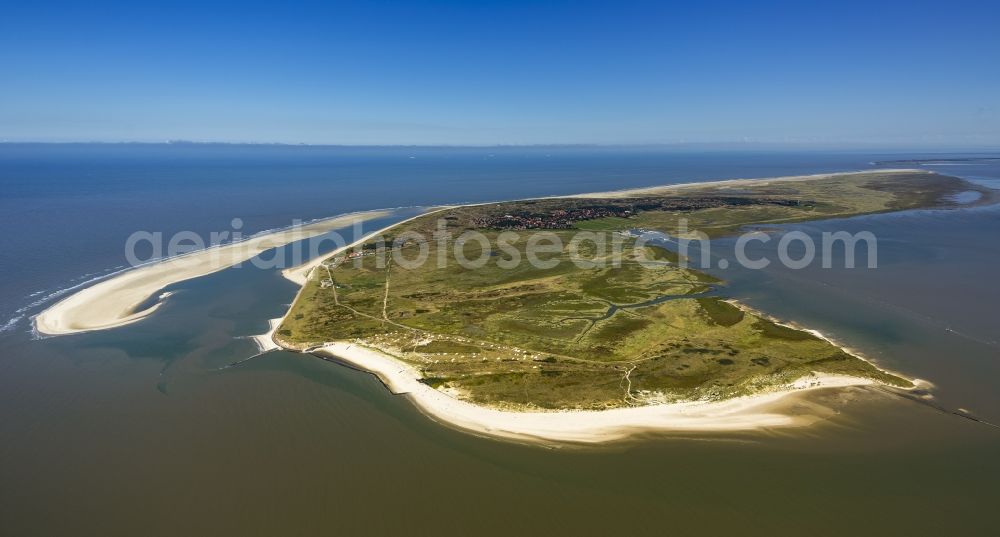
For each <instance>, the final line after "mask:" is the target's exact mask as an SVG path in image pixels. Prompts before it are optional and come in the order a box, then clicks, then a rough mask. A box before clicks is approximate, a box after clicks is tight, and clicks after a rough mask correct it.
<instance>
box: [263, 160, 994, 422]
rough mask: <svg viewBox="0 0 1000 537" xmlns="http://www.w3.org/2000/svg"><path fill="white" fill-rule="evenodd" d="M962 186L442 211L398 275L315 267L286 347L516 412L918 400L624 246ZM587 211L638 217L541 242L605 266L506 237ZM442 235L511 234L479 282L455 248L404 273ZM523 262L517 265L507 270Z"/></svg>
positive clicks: (372, 265)
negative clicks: (336, 351) (833, 377)
mask: <svg viewBox="0 0 1000 537" xmlns="http://www.w3.org/2000/svg"><path fill="white" fill-rule="evenodd" d="M970 189H976V187H974V186H972V185H970V184H968V183H966V182H964V181H961V180H959V179H955V178H951V177H944V176H939V175H933V174H924V173H891V174H874V173H873V174H855V175H845V176H837V177H833V178H829V179H824V180H817V181H802V180H800V181H772V182H761V183H752V184H741V185H739V186H738V187H736V186H711V187H698V188H687V189H669V188H665V189H662V190H661V191H658V192H653V193H650V192H645V193H642V194H641V195H638V196H635V197H619V198H607V199H593V198H564V199H545V200H530V201H520V202H508V203H497V204H488V205H480V206H468V207H459V208H454V209H448V210H446V211H444V212H441V213H437V214H431V215H427V216H425V217H422V218H419V219H416V220H413V221H410V222H408V223H407V224H405V225H402V226H399V227H397V228H394V229H393V230H392V234H393V235H394V236H396V237H403V236H404V235H403V234H404V233H405V232H416V233H420V234H422V235H423V236H425V237H427V238H428V239H427V241H428V242H426V243H424V242H422V241H421V240H419V239H414V240H408V241H406V242H404V243H403V244H402V245H401V246H400V245H397V247H396V250H397V251H395V252H394V253H395V255H397V256H401V257H397V258H396V261H395V262H393V261H392V259H391V257H392V256H389V258H390V259H389V260H388V261H386V262H383V263H380V258H379V256H377V255H368V256H364V257H361V258H359V259H356V260H348V259H345V258H343V257H342V256H341V257H339V258H337V259H335V260H333V263H332V265H333V266H332V267H320V268H318V269H317V270H315V271H314V272H313V274H312V277H311V278H310V279H309V281H308V282H307V283H306V285H305V286H304V288H303V289H302V291H301V293H300V294H299V296H298V298H297V299H296V301H295V304H294V305H293V307H292V311H291V312H290V315H288V317H287V318H286V320H285V322H284V323H283V325H282V326H281V327H280V329H279V330H278V332H277V333H278V339H279V341H280V342H281V343H282V344H283V345H286V346H288V347H294V348H300V349H301V348H308V347H311V346H314V345H318V344H321V343H323V342H329V341H345V340H349V341H354V342H356V343H358V344H362V345H366V346H369V347H372V348H376V349H379V350H381V351H383V352H385V353H386V354H389V355H392V356H394V357H396V358H397V359H399V360H401V361H404V362H406V363H408V364H410V365H412V366H414V367H415V368H416V369H417V370H419V371H420V372H421V373H422V375H423V381H424V382H425V383H426V384H428V385H429V386H432V387H435V388H440V389H447V390H449V392H450V393H453V394H456V395H458V396H461V397H463V398H466V399H468V400H471V401H474V402H478V403H484V404H490V405H494V406H500V407H510V408H553V409H555V408H584V409H604V408H613V407H620V406H628V405H641V404H652V403H658V402H669V401H676V400H685V399H721V398H727V397H734V396H740V395H746V394H751V393H756V392H759V391H762V390H766V389H769V388H773V387H776V386H781V385H785V384H787V383H790V382H792V381H794V380H796V379H798V378H800V377H802V376H804V375H808V374H809V373H811V372H821V373H836V374H845V375H853V376H858V377H865V378H872V379H876V380H879V381H882V382H886V383H889V384H895V385H900V386H908V385H909V382H908V381H906V380H904V379H902V378H899V377H897V376H894V375H892V374H890V373H886V372H884V371H881V370H879V369H877V368H876V367H874V366H873V365H871V364H869V363H868V362H865V361H863V360H861V359H859V358H856V357H854V356H851V355H849V354H847V353H845V352H844V351H842V350H841V349H839V348H837V347H836V346H834V345H832V344H830V343H828V342H827V341H825V340H823V339H821V338H818V337H816V336H814V335H813V334H811V333H809V332H806V331H802V330H798V329H795V328H790V327H787V326H784V325H779V324H776V323H774V322H772V321H771V320H768V319H766V318H763V317H761V316H759V315H756V314H753V313H750V312H745V311H743V310H741V309H740V308H737V307H736V306H734V305H733V304H730V303H728V302H726V301H724V300H723V299H722V297H721V289H720V287H719V283H720V282H719V281H718V280H717V279H716V278H713V277H711V276H709V275H707V274H704V273H701V272H698V271H695V270H690V269H687V268H682V267H681V266H678V261H679V258H678V256H677V255H676V254H675V253H674V252H671V251H669V250H666V249H663V248H658V247H649V246H647V247H645V248H632V247H631V246H633V245H634V241H635V239H634V238H631V237H627V236H626V235H624V234H623V233H621V232H623V231H627V230H629V229H634V228H645V229H660V230H664V231H668V232H676V226H677V224H678V221H679V219H680V218H685V219H687V221H688V229H691V230H700V231H703V232H706V233H708V234H709V235H711V236H721V235H725V234H729V233H732V232H734V231H736V230H739V229H740V228H742V227H743V226H746V225H749V224H755V225H756V224H769V223H779V222H796V221H803V220H810V219H819V218H832V217H843V216H850V215H858V214H870V213H875V212H882V211H890V210H898V209H903V208H913V207H927V206H943V205H947V202H945V201H942V200H943V199H944V198H945V197H946V196H947V195H949V194H952V193H954V192H956V191H962V190H970ZM748 200H749V201H748ZM593 207H599V210H600V211H603V212H602V213H600V214H627V215H629V216H628V217H622V216H610V217H599V218H593V219H582V220H575V221H573V222H571V223H570V224H569V225H567V226H566V227H565V228H562V229H548V230H546V231H545V232H544V233H547V234H549V235H548V236H549V238H558V239H559V240H561V241H562V244H563V245H567V244H570V243H571V241H572V240H573V239H574V237H576V236H577V233H578V232H579V231H580V230H588V231H595V230H599V231H608V232H613V233H611V234H610V238H609V239H608V241H607V243H608V244H606V245H605V246H607V247H606V248H602V247H598V246H597V245H596V244H589V243H582V244H580V245H578V246H579V248H578V251H579V252H580V254H581V256H583V257H584V258H585V259H587V260H589V261H591V262H593V264H596V266H580V265H577V264H574V262H573V260H572V258H571V255H570V252H569V248H563V249H562V250H561V251H558V252H550V253H546V254H542V255H539V256H538V257H539V258H541V259H542V260H543V261H552V262H558V263H557V264H556V265H555V266H554V267H552V268H539V267H536V266H533V265H532V264H531V263H528V262H526V261H525V259H527V256H528V252H527V242H528V239H529V235H531V234H534V233H537V230H523V229H518V230H511V229H502V228H501V226H502V225H504V222H506V221H509V220H512V219H514V217H512V216H510V215H517V216H516V219H517V222H519V223H520V222H536V221H537V222H541V223H540V224H538V225H540V226H549V225H552V224H551V222H550V220H547V218H549V216H548V215H550V214H553V215H559V214H562V215H564V214H566V212H567V210H568V209H567V208H572V209H573V210H575V211H576V212H574V213H571V214H573V215H587V214H591V213H589V212H587V211H592V208H593ZM644 207H648V208H651V209H649V210H645V209H644ZM665 207H666V209H665ZM557 211H561V212H558V213H557ZM505 219H506V220H505ZM487 224H489V225H487ZM439 225H443V226H444V227H443V229H444V230H446V231H447V232H448V233H450V234H451V236H452V237H456V236H458V235H460V234H461V233H463V232H465V231H468V230H476V231H478V232H480V233H482V234H484V235H485V236H486V237H487V238H488V239H489V242H490V244H492V245H496V244H498V242H497V241H498V238H499V237H500V235H501V234H504V235H505V237H506V238H507V241H506V243H507V244H508V245H510V246H509V248H508V249H502V250H499V251H494V252H493V253H492V254H491V255H484V256H483V262H484V264H483V265H482V266H481V267H478V268H465V267H462V266H461V265H460V264H459V263H457V262H456V260H455V257H454V255H453V253H452V252H451V251H450V250H449V251H448V254H447V256H445V257H444V258H443V259H444V261H445V262H444V263H443V264H440V265H439V264H438V262H437V261H438V260H437V259H436V253H434V249H433V248H432V249H431V252H432V254H431V256H430V259H429V260H428V261H427V262H426V263H423V264H420V265H419V266H416V267H409V263H406V262H404V261H405V260H413V259H415V258H417V257H418V256H419V255H420V250H421V248H423V247H427V246H430V245H431V244H432V243H433V242H434V241H433V240H432V239H430V237H432V233H434V232H435V231H436V230H439V229H441V228H439V227H438V226H439ZM512 237H514V239H513V240H512ZM615 242H617V244H618V245H619V246H620V248H619V249H618V250H616V249H615V248H614V247H612V243H615ZM365 248H367V249H368V250H369V251H370V250H371V249H374V248H375V242H374V241H372V242H370V243H369V244H366V245H365ZM481 248H482V246H481V245H480V243H478V242H477V241H468V242H466V243H465V244H464V245H463V246H461V250H462V252H464V255H465V258H466V259H471V260H475V259H479V258H480V254H481V253H482V252H481ZM617 251H620V252H621V254H620V256H618V255H617V254H616V252H617ZM518 256H519V258H520V260H521V262H520V263H518V264H516V266H514V267H510V266H508V265H506V263H508V262H510V261H511V260H512V259H514V258H516V257H518ZM401 260H402V261H401ZM408 267H409V268H408ZM330 282H333V285H331V283H330Z"/></svg>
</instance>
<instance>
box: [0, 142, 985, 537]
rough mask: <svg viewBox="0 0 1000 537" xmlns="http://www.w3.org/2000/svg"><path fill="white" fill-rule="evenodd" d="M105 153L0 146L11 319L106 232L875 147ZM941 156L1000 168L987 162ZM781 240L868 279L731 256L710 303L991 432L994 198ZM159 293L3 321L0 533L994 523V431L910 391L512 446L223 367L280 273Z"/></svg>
mask: <svg viewBox="0 0 1000 537" xmlns="http://www.w3.org/2000/svg"><path fill="white" fill-rule="evenodd" d="M125 149H127V148H110V149H109V148H104V147H101V148H98V149H93V148H91V149H89V150H88V149H87V148H85V147H82V148H81V147H77V146H73V147H61V148H59V147H56V148H38V147H32V148H28V149H23V148H21V149H17V148H11V147H9V146H0V155H2V158H0V179H2V185H3V189H4V190H3V192H4V196H3V197H2V199H0V206H2V208H3V209H5V210H4V211H3V212H2V213H0V214H3V215H4V217H3V218H4V219H5V221H4V223H5V225H6V226H7V228H8V229H9V230H13V231H14V232H15V233H13V234H11V235H12V236H11V237H10V238H9V239H5V240H6V241H7V242H5V243H4V244H3V248H2V251H3V253H2V258H0V259H2V262H3V268H4V276H5V278H4V281H3V282H2V285H3V293H2V294H0V296H2V297H3V299H2V300H3V302H2V304H0V308H2V311H3V312H4V314H5V315H6V317H5V318H4V319H13V318H15V316H16V315H15V314H16V313H17V311H18V310H19V309H22V308H26V309H25V310H24V315H30V314H31V313H32V312H33V311H37V308H40V307H44V304H40V305H38V306H35V307H34V308H32V307H28V305H29V304H31V303H32V302H36V301H39V300H40V299H41V298H43V297H44V296H46V295H47V294H50V293H51V292H53V291H58V290H59V289H61V288H64V287H67V286H69V285H71V284H72V280H73V279H75V278H80V277H82V276H83V275H85V274H87V273H89V272H101V271H105V270H109V269H113V268H114V267H116V266H118V265H119V264H120V255H121V252H120V250H121V244H122V240H121V238H122V237H123V234H124V235H127V233H126V232H131V231H134V230H136V229H163V230H171V229H185V228H189V229H194V230H196V231H199V232H207V231H209V230H214V229H225V228H226V226H227V225H228V222H229V220H230V219H231V218H233V217H237V216H238V217H240V218H243V219H244V220H245V221H246V222H247V229H248V230H251V231H252V230H259V229H266V228H270V227H276V226H280V225H287V224H288V223H290V220H291V218H295V217H299V218H314V217H319V216H327V215H331V214H337V213H342V212H346V211H350V210H361V209H372V208H377V207H383V206H402V205H422V204H432V203H437V202H444V201H461V200H483V199H503V198H514V197H525V196H531V195H542V194H555V193H570V192H579V191H588V190H607V189H610V188H624V187H628V186H643V185H650V184H657V183H665V182H672V181H673V182H679V181H687V180H697V179H710V178H725V177H740V176H746V175H759V176H767V175H780V174H783V173H807V172H812V171H817V172H818V171H832V170H833V169H856V168H859V167H865V165H866V163H867V162H869V161H873V160H883V159H882V158H880V156H879V155H861V154H805V153H796V154H759V153H754V154H742V155H741V154H723V155H718V154H709V155H705V154H680V155H678V154H670V153H650V152H649V151H642V152H639V153H636V152H632V153H629V152H627V151H626V152H619V153H605V154H599V153H600V152H598V154H594V153H587V152H578V151H582V150H577V149H574V150H572V151H569V150H567V152H566V153H563V154H560V153H559V152H558V151H556V152H555V153H556V154H557V157H556V158H557V160H558V163H557V164H551V163H549V161H548V160H546V159H552V158H553V157H552V156H549V157H545V156H543V154H538V153H535V152H533V151H529V152H526V153H524V154H519V153H516V152H513V151H512V152H511V153H509V154H506V155H504V156H502V157H501V158H503V159H506V160H505V161H504V162H503V163H501V164H500V165H498V164H496V163H495V162H491V161H490V160H489V159H490V158H493V159H496V158H498V157H496V156H493V157H490V156H489V153H488V152H487V150H483V151H480V152H479V153H474V152H468V151H471V150H462V151H457V152H453V153H449V152H447V151H445V150H436V151H439V152H438V153H432V152H430V150H427V151H428V153H427V154H424V155H423V156H422V158H423V159H424V160H429V161H430V162H425V163H421V164H420V165H417V166H414V163H412V162H410V161H418V162H419V161H420V160H421V158H420V157H421V154H419V153H418V154H417V155H409V154H407V151H404V150H384V152H382V153H379V152H377V151H374V150H368V151H359V152H358V153H356V154H355V153H349V154H346V155H345V154H337V153H336V151H334V152H333V153H322V152H318V153H307V154H303V153H295V152H294V151H293V150H292V149H293V148H286V149H282V150H281V151H278V152H277V153H275V154H270V155H267V154H260V153H255V152H252V151H250V150H249V149H248V148H237V150H234V152H228V153H227V151H226V150H225V148H216V149H215V153H212V152H210V151H207V149H205V148H182V149H183V151H181V152H179V153H178V152H175V153H171V152H170V150H169V149H170V148H166V147H139V148H132V151H133V152H129V151H126V150H125ZM308 150H309V151H313V149H311V148H310V149H308ZM46 151H49V152H48V153H47V152H46ZM116 151H117V152H116ZM340 151H343V150H340ZM186 152H187V153H186ZM409 156H417V157H418V158H416V159H410V158H409ZM917 156H919V155H917ZM912 157H914V156H912V155H911V156H908V157H907V158H912ZM769 163H770V164H769ZM769 166H770V167H769ZM810 166H811V167H810ZM407 167H409V168H407ZM956 168H961V171H960V170H958V169H956ZM747 170H749V171H747ZM940 170H941V171H944V172H946V173H952V174H960V175H963V176H966V177H970V178H975V179H976V180H980V181H983V182H986V183H987V184H992V185H996V184H997V183H998V182H1000V168H998V167H997V166H996V165H995V164H980V165H975V166H961V167H959V166H948V167H941V168H940ZM164 181H165V183H164ZM276 185H278V188H276ZM276 192H277V193H276ZM95 209H96V212H95ZM95 214H96V215H98V216H95ZM409 214H413V210H402V211H399V212H398V213H397V214H395V215H394V216H393V217H390V218H387V219H384V220H382V221H380V222H376V223H373V226H372V229H374V228H375V227H380V226H381V224H385V223H388V222H391V221H393V219H400V218H404V217H406V216H408V215H409ZM794 229H801V230H804V231H806V232H808V233H810V234H818V233H822V232H823V231H827V230H839V229H846V230H849V231H855V230H871V231H873V232H875V233H876V235H877V236H878V237H879V268H878V269H874V270H867V269H865V270H844V269H839V270H819V269H805V270H801V271H788V270H784V269H779V268H777V267H775V268H773V269H769V270H766V271H761V272H753V271H739V270H737V269H731V270H726V271H719V272H718V273H719V275H720V276H722V277H724V278H725V279H727V280H728V281H729V285H728V286H727V287H726V288H724V289H723V292H725V293H728V294H729V295H730V296H734V297H737V298H740V299H743V300H745V301H747V302H748V303H749V304H751V305H752V306H754V307H757V308H760V309H762V310H765V311H767V312H769V313H772V314H774V315H776V316H779V317H783V318H788V319H794V320H796V321H798V322H800V323H802V324H805V325H806V326H809V327H812V328H817V329H819V330H821V331H823V332H824V333H826V334H829V335H831V336H833V337H835V338H836V339H838V340H839V341H841V342H843V343H845V344H847V345H850V346H851V347H854V348H857V349H859V350H860V351H862V352H864V353H865V354H866V355H869V356H871V357H873V358H874V359H876V360H878V361H879V363H881V364H883V365H886V366H888V367H892V368H894V369H898V370H900V371H902V372H905V373H908V374H912V375H915V376H919V377H922V378H927V379H929V380H931V381H932V382H934V384H935V389H934V393H935V394H936V398H937V402H939V403H940V406H942V407H945V408H949V409H950V408H959V407H961V408H966V409H968V410H969V411H970V412H972V413H974V414H975V415H976V416H978V417H980V418H982V419H984V420H987V421H993V422H1000V396H998V395H997V390H996V389H995V385H996V382H995V381H996V379H997V378H998V374H1000V360H998V358H1000V348H998V347H997V341H998V339H1000V330H998V326H997V323H996V315H995V313H994V308H995V305H996V304H997V303H998V300H997V299H998V298H1000V287H998V286H997V285H995V282H993V281H992V280H991V276H993V275H994V274H995V267H996V266H998V262H1000V249H998V248H997V247H996V244H997V242H996V239H997V236H998V233H1000V211H998V209H997V208H995V207H986V208H978V209H963V210H957V211H917V212H907V213H902V214H892V215H879V216H872V217H864V218H857V219H852V220H850V221H847V222H844V221H839V222H817V223H810V224H806V225H802V226H796V227H795V228H794ZM723 246H724V245H720V247H723ZM54 252H58V254H57V255H54ZM32 263H34V265H32ZM38 263H42V264H41V265H38ZM173 290H174V291H176V294H175V295H174V296H172V297H171V299H170V300H169V301H168V302H167V304H166V305H165V306H164V307H163V308H161V310H160V311H158V312H157V313H156V314H155V315H153V316H152V317H150V318H149V319H147V320H145V321H143V322H140V323H137V324H134V325H131V326H128V327H124V328H121V329H118V330H113V331H108V332H101V333H91V334H83V335H79V336H71V337H60V338H49V339H44V340H35V339H32V337H31V334H30V333H29V332H28V331H27V324H26V321H25V320H16V321H15V322H13V324H11V325H10V327H9V328H8V329H6V330H5V331H3V332H0V348H2V351H0V534H3V535H65V534H74V535H135V534H146V535H167V534H187V535H219V534H236V533H238V534H243V535H275V534H282V535H328V534H344V535H355V534H373V535H383V534H387V533H389V532H403V531H412V532H413V533H415V534H436V535H451V534H455V535H467V534H470V533H474V534H484V535H492V534H498V535H499V534H504V535H507V534H516V533H530V534H535V533H541V532H546V533H548V534H550V535H594V534H606V533H610V532H628V533H631V534H638V535H645V534H649V535H663V534H677V535H689V534H698V535H704V534H719V533H722V532H727V533H728V532H731V533H737V532H738V533H740V534H746V535H801V534H803V533H806V532H808V533H811V534H815V535H843V534H845V533H850V534H883V535H884V534H890V535H895V534H902V533H910V534H918V535H919V534H927V533H932V532H938V533H944V532H948V533H949V534H960V535H989V534H991V533H992V532H993V530H994V528H995V522H994V517H993V516H992V512H991V507H992V506H993V505H994V504H995V503H996V502H997V500H998V495H997V492H996V486H995V484H996V481H997V478H998V477H1000V462H998V461H997V459H996V454H997V453H998V449H1000V430H997V429H994V428H991V427H989V426H985V425H983V424H980V423H975V422H971V421H969V420H964V419H961V418H958V417H956V416H954V415H950V414H947V413H945V412H941V411H940V410H938V409H935V408H932V407H930V406H928V405H921V404H916V403H913V402H910V401H906V400H902V399H899V398H894V397H890V396H887V395H884V394H880V393H871V392H867V391H851V392H846V393H838V394H830V393H828V394H821V395H819V396H818V399H817V400H818V401H820V402H824V403H827V404H835V405H836V408H838V409H839V411H840V412H839V414H837V415H836V416H833V417H832V418H831V419H830V420H828V421H827V422H825V423H823V424H821V425H819V426H817V427H814V428H810V429H808V430H796V431H781V432H769V433H754V434H722V435H709V436H700V437H698V438H691V437H682V436H676V435H672V436H662V435H661V436H657V435H652V436H650V437H648V438H641V439H636V440H634V441H631V442H627V443H624V444H618V445H614V446H610V447H605V448H600V449H584V450H578V449H563V450H549V449H542V448H537V447H528V446H519V445H514V444H508V443H501V442H496V441H492V440H487V439H482V438H477V437H474V436H470V435H467V434H463V433H459V432H456V431H452V430H450V429H448V428H446V427H442V426H440V425H438V424H436V423H434V422H432V421H430V420H428V419H427V418H425V417H424V416H422V415H420V414H419V413H418V412H416V411H415V410H414V409H413V408H412V407H411V406H410V405H409V403H408V402H407V401H406V400H405V399H402V398H399V397H394V396H392V395H390V394H388V392H386V390H385V389H384V388H383V387H382V386H381V385H380V384H379V383H378V382H377V381H376V380H375V379H374V378H372V377H371V376H369V375H366V374H363V373H359V372H356V371H353V370H350V369H347V368H344V367H339V366H336V365H334V364H330V363H328V362H323V361H320V360H317V359H313V358H310V357H307V356H301V355H295V354H291V353H285V352H276V353H272V354H269V355H265V356H262V357H258V358H254V359H253V360H250V361H248V362H246V363H244V364H242V365H240V366H238V367H234V368H227V369H220V368H222V367H223V366H225V365H227V364H229V363H232V362H234V361H237V360H240V359H243V358H246V357H247V356H250V355H252V354H253V353H254V352H255V349H254V347H253V345H252V344H251V343H250V342H249V341H248V340H246V339H241V337H242V336H245V335H248V334H253V333H258V332H261V331H263V330H264V329H265V327H266V319H267V318H270V317H274V316H277V315H279V314H280V313H281V312H282V311H283V310H284V305H285V304H287V303H288V302H289V301H290V300H291V298H292V297H293V296H294V293H295V286H294V285H292V284H291V283H290V282H287V281H285V280H283V279H282V278H281V277H280V276H279V275H278V274H277V273H275V272H274V271H268V270H257V269H252V268H245V269H240V270H228V271H223V272H219V273H216V274H213V275H210V276H207V277H205V278H201V279H197V280H192V281H189V282H182V283H180V284H177V285H175V286H174V287H173ZM33 293H37V294H35V295H34V296H32V294H33ZM802 404H808V403H807V402H803V403H802Z"/></svg>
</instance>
